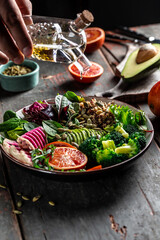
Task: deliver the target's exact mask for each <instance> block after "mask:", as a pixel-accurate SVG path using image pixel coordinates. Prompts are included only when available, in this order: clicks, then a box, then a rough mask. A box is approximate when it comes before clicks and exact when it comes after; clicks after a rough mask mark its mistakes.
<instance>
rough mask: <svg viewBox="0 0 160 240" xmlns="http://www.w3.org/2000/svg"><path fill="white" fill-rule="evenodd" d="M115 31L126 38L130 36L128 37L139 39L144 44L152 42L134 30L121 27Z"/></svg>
mask: <svg viewBox="0 0 160 240" xmlns="http://www.w3.org/2000/svg"><path fill="white" fill-rule="evenodd" d="M115 31H116V32H118V33H121V34H123V35H125V36H128V37H132V38H137V39H139V40H141V41H144V42H151V41H150V38H149V37H147V36H146V35H144V34H142V33H137V32H136V31H133V30H131V29H129V28H128V27H124V26H119V27H118V28H117V29H116V30H115Z"/></svg>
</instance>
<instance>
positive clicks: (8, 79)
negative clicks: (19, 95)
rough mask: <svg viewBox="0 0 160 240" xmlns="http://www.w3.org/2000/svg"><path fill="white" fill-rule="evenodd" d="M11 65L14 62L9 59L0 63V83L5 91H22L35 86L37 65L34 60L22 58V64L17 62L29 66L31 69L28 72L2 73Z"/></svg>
mask: <svg viewBox="0 0 160 240" xmlns="http://www.w3.org/2000/svg"><path fill="white" fill-rule="evenodd" d="M13 65H16V64H15V63H13V62H12V61H9V62H8V63H7V64H5V65H1V67H0V84H1V87H2V88H3V89H4V90H5V91H8V92H23V91H28V90H30V89H32V88H34V87H35V86H37V84H38V82H39V65H38V64H37V63H36V62H34V61H32V60H24V62H23V63H22V64H18V65H23V66H26V67H29V68H30V69H31V70H32V71H31V72H30V73H27V74H24V75H20V76H7V75H4V74H3V72H4V70H5V69H7V68H8V67H11V66H13Z"/></svg>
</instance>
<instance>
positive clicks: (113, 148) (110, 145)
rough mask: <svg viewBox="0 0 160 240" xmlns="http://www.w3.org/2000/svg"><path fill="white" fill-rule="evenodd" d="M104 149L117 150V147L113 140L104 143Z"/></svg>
mask: <svg viewBox="0 0 160 240" xmlns="http://www.w3.org/2000/svg"><path fill="white" fill-rule="evenodd" d="M102 146H103V149H106V148H110V149H112V150H115V148H116V146H115V143H114V141H113V140H107V141H102Z"/></svg>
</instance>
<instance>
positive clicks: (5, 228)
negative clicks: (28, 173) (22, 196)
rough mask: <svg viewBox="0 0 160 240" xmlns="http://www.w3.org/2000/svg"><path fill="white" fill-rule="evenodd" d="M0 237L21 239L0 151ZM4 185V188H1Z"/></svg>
mask: <svg viewBox="0 0 160 240" xmlns="http://www.w3.org/2000/svg"><path fill="white" fill-rule="evenodd" d="M0 184H1V187H0V222H1V224H0V239H13V240H22V239H23V238H22V235H21V230H20V228H19V222H18V219H17V216H16V215H15V214H13V213H12V210H13V209H14V207H15V205H14V203H13V200H12V196H11V194H10V190H9V186H8V184H7V181H6V178H5V172H4V167H3V161H2V157H1V153H0ZM3 186H4V187H6V188H3Z"/></svg>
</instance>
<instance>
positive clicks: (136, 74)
mask: <svg viewBox="0 0 160 240" xmlns="http://www.w3.org/2000/svg"><path fill="white" fill-rule="evenodd" d="M152 45H153V46H154V47H155V48H156V49H157V54H156V55H155V56H154V57H152V58H151V59H149V60H147V61H145V62H142V63H136V58H137V54H138V51H139V49H136V50H135V51H133V52H132V53H131V54H130V56H129V57H128V59H127V62H126V64H125V66H124V68H123V70H122V72H121V77H122V78H123V80H124V81H126V82H134V81H136V80H140V79H142V78H144V77H146V76H148V75H149V74H151V73H152V72H154V71H155V70H156V69H157V68H158V67H159V66H160V44H157V43H155V44H152Z"/></svg>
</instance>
